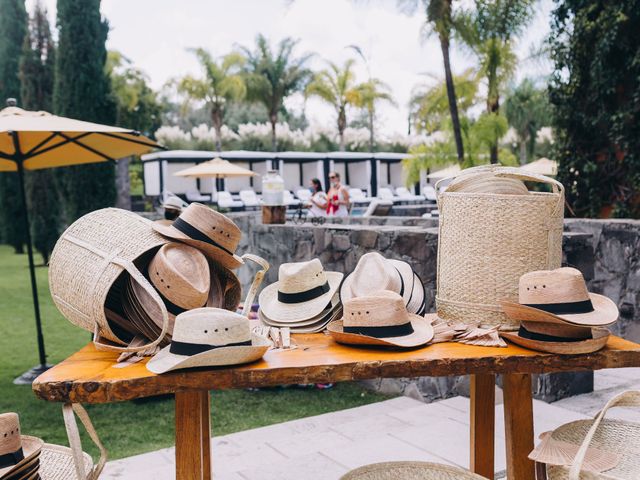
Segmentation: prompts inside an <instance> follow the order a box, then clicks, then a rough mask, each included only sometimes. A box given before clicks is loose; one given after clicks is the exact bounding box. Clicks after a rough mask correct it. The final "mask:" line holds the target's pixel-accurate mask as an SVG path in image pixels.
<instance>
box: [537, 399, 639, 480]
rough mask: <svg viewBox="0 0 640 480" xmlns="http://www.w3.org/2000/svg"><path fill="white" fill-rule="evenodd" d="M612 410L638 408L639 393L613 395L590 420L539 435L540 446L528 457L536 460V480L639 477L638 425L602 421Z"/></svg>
mask: <svg viewBox="0 0 640 480" xmlns="http://www.w3.org/2000/svg"><path fill="white" fill-rule="evenodd" d="M613 407H640V391H628V392H623V393H621V394H619V395H617V396H615V397H614V398H612V399H611V400H609V401H608V402H607V404H606V405H605V407H604V408H603V409H602V410H601V411H600V412H599V413H598V414H597V415H596V416H595V417H594V419H593V420H578V421H575V422H570V423H567V424H565V425H562V426H560V427H558V428H556V429H555V430H554V431H553V432H547V433H544V434H542V435H541V437H542V438H543V441H542V443H540V445H538V446H537V447H536V449H535V450H534V451H533V452H531V454H530V455H529V458H530V459H531V460H535V461H536V471H537V475H538V480H596V479H598V480H635V479H638V478H640V423H636V422H630V421H627V420H618V419H608V418H607V419H605V418H604V416H605V415H606V413H607V411H608V410H609V409H610V408H613ZM639 420H640V417H639Z"/></svg>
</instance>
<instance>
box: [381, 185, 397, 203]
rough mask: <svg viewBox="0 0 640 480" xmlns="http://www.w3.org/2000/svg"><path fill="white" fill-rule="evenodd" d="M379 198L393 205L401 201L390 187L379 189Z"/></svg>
mask: <svg viewBox="0 0 640 480" xmlns="http://www.w3.org/2000/svg"><path fill="white" fill-rule="evenodd" d="M378 198H380V199H382V200H389V201H391V202H393V203H395V202H397V201H399V200H400V199H399V198H398V197H396V196H395V195H394V194H393V192H392V191H391V189H390V188H388V187H381V188H379V189H378Z"/></svg>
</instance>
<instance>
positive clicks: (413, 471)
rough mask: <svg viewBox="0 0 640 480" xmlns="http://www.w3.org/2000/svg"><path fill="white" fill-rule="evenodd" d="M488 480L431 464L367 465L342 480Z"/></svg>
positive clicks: (473, 474) (463, 471)
mask: <svg viewBox="0 0 640 480" xmlns="http://www.w3.org/2000/svg"><path fill="white" fill-rule="evenodd" d="M400 479H401V480H486V478H484V477H481V476H480V475H476V474H475V473H471V472H469V471H468V470H463V469H461V468H457V467H450V466H448V465H440V464H438V463H429V462H385V463H374V464H372V465H365V466H364V467H360V468H356V469H355V470H352V471H350V472H348V473H347V474H345V475H343V476H342V477H341V478H340V480H400Z"/></svg>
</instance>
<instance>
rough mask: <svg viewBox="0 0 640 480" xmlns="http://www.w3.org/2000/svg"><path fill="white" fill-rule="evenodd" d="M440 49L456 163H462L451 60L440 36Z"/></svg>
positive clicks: (460, 135) (460, 138) (445, 40)
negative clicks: (456, 156)
mask: <svg viewBox="0 0 640 480" xmlns="http://www.w3.org/2000/svg"><path fill="white" fill-rule="evenodd" d="M439 37H440V49H441V50H442V58H443V60H444V78H445V83H446V85H447V98H448V100H449V112H450V114H451V125H452V126H453V137H454V139H455V142H456V151H457V153H458V162H460V163H462V162H463V161H464V145H463V143H462V131H461V129H460V117H459V116H458V101H457V98H456V89H455V85H454V84H453V74H452V73H451V59H450V57H449V38H448V37H445V36H444V35H440V36H439Z"/></svg>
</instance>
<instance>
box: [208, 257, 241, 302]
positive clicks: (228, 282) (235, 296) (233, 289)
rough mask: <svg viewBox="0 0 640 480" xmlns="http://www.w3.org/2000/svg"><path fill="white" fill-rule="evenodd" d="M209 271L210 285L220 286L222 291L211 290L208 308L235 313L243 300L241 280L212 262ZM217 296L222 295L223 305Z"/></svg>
mask: <svg viewBox="0 0 640 480" xmlns="http://www.w3.org/2000/svg"><path fill="white" fill-rule="evenodd" d="M209 270H210V272H211V282H210V285H214V284H216V283H217V284H218V285H219V287H220V289H221V291H220V292H217V291H214V290H213V289H210V290H209V298H208V299H207V307H218V308H224V309H225V310H229V311H232V312H235V311H236V310H237V309H238V305H239V304H240V299H241V298H242V285H241V284H240V279H239V278H238V277H237V275H236V274H235V273H233V272H232V271H231V270H229V269H228V268H225V267H223V266H222V265H220V264H218V263H215V262H211V263H209ZM216 294H222V296H223V299H222V303H220V302H219V298H217V297H216Z"/></svg>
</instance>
